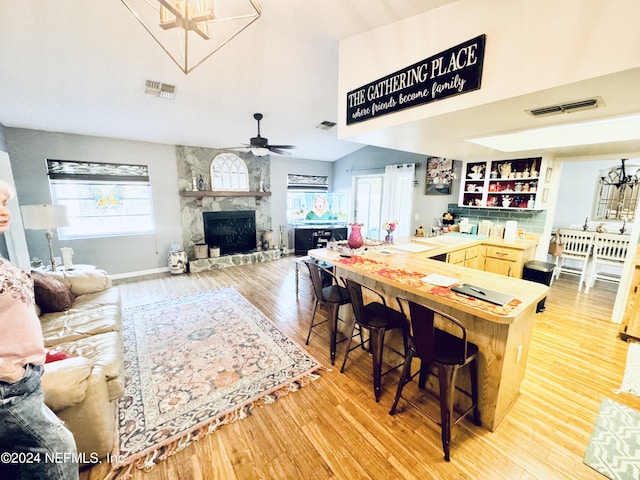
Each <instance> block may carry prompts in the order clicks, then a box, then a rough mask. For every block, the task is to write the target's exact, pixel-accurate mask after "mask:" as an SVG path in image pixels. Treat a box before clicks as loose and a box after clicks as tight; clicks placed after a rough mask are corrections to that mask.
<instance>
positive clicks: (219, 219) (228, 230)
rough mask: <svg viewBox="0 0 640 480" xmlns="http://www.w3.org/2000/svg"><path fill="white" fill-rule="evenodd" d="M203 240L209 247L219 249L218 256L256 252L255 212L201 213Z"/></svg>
mask: <svg viewBox="0 0 640 480" xmlns="http://www.w3.org/2000/svg"><path fill="white" fill-rule="evenodd" d="M202 216H203V219H204V239H205V242H207V245H209V246H210V247H220V255H231V254H234V253H249V252H254V251H255V250H256V242H257V237H256V212H255V211H254V210H246V211H245V210H238V211H225V212H203V213H202Z"/></svg>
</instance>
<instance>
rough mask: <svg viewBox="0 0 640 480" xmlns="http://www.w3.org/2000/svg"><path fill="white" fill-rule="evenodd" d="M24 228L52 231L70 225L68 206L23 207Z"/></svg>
mask: <svg viewBox="0 0 640 480" xmlns="http://www.w3.org/2000/svg"><path fill="white" fill-rule="evenodd" d="M22 221H23V223H24V228H28V229H30V230H50V229H52V228H58V227H64V226H65V225H69V217H68V216H67V207H66V205H24V206H23V207H22Z"/></svg>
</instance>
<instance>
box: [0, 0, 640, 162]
mask: <svg viewBox="0 0 640 480" xmlns="http://www.w3.org/2000/svg"><path fill="white" fill-rule="evenodd" d="M452 1H456V0H401V1H400V0H395V1H389V0H304V1H301V0H260V2H259V3H260V5H261V7H262V16H261V18H259V19H258V20H257V21H256V22H255V23H254V24H253V25H251V26H250V27H249V28H248V29H247V30H245V31H244V32H242V33H241V34H240V35H238V36H237V37H236V38H235V39H233V40H232V41H231V42H230V43H229V44H227V45H225V46H224V47H223V48H222V49H220V50H219V51H218V52H216V53H215V54H214V55H213V56H212V57H211V58H210V59H208V60H207V61H205V62H204V63H203V64H202V65H201V66H199V67H197V68H196V69H195V70H194V71H193V72H191V73H189V74H188V75H185V74H183V73H182V72H181V71H180V70H179V69H178V67H177V66H176V65H175V64H174V63H173V62H172V61H171V60H170V59H169V57H168V56H167V55H166V54H165V53H164V52H163V51H162V50H161V49H160V47H159V46H158V45H157V44H156V43H155V42H154V41H153V39H152V38H151V36H150V35H149V34H148V33H147V32H146V31H144V30H143V28H142V27H141V26H140V24H139V23H137V21H136V20H135V19H134V17H133V16H132V15H131V14H130V13H129V12H128V10H127V9H126V8H125V6H124V5H123V4H122V2H121V1H120V0H110V1H105V0H64V1H53V0H21V1H13V2H3V5H2V12H1V13H0V59H1V62H0V123H2V124H3V125H5V126H7V127H19V128H29V129H37V130H45V131H54V132H65V133H75V134H83V135H96V136H103V137H113V138H122V139H131V140H140V141H148V142H155V143H165V144H178V145H193V146H203V147H213V148H224V147H230V146H236V145H242V144H244V143H247V142H248V141H249V138H250V137H253V136H255V134H256V123H255V120H254V119H253V116H252V115H253V113H255V112H261V113H263V114H264V120H263V121H262V123H261V133H262V136H264V137H267V138H268V139H269V141H270V143H272V144H294V145H296V146H297V147H298V148H297V149H296V150H293V156H294V157H296V158H305V159H316V160H326V161H333V160H336V159H338V158H341V157H343V156H345V155H347V154H349V153H351V152H353V151H355V150H357V149H359V148H361V147H362V146H363V143H367V144H372V145H378V146H384V147H388V148H395V149H399V150H405V151H411V152H416V153H423V154H434V155H443V156H448V157H451V158H459V159H464V158H468V157H469V156H489V155H492V156H494V157H495V154H496V152H495V151H492V150H489V149H487V148H486V147H480V146H477V145H473V144H470V143H469V142H467V141H466V140H467V139H468V138H474V137H479V136H483V135H490V134H495V133H497V132H509V131H513V130H516V129H521V128H533V127H537V126H545V125H550V124H555V123H563V122H569V121H583V120H586V119H592V118H599V117H601V116H612V115H618V114H623V113H624V114H628V113H632V112H640V95H638V93H637V86H638V85H640V72H639V71H632V72H625V73H623V74H620V75H616V76H612V77H608V78H602V79H593V80H591V81H588V82H582V83H581V84H579V85H571V86H567V87H563V88H558V89H555V90H554V91H547V92H539V93H537V94H534V95H528V96H527V97H526V98H514V99H510V100H508V101H504V102H500V103H499V104H494V105H487V106H483V107H476V108H474V109H473V110H468V111H462V112H456V113H453V114H448V115H445V116H438V117H434V118H430V119H425V120H423V121H421V122H416V123H413V124H410V125H403V126H400V127H394V128H393V129H389V130H386V131H384V132H378V133H375V134H368V135H363V136H362V137H359V138H358V139H357V140H358V141H359V142H362V143H354V142H350V141H341V140H338V139H337V138H336V130H337V129H336V128H333V129H331V130H328V131H325V130H320V129H318V128H316V125H318V124H319V123H320V122H322V121H324V120H328V121H333V122H337V121H338V118H337V116H338V112H337V103H338V102H337V80H338V72H337V65H338V42H339V40H340V39H343V38H347V37H350V36H352V35H355V34H358V33H361V32H364V31H367V30H370V29H372V28H376V27H378V26H381V25H384V24H388V23H391V22H394V21H397V20H400V19H402V18H405V17H408V16H412V15H416V14H418V13H421V12H424V11H427V10H430V9H433V8H437V7H439V6H441V5H444V4H446V3H450V2H452ZM147 79H150V80H155V81H159V82H164V83H168V84H172V85H175V86H176V96H175V98H174V99H171V100H169V99H163V98H158V97H151V96H148V95H144V93H143V90H144V83H145V80H147ZM591 95H597V96H601V97H602V98H603V99H604V102H605V103H606V106H607V108H606V109H597V110H591V111H585V112H578V113H573V114H567V115H561V116H558V117H548V118H546V119H534V118H532V117H529V116H528V115H523V114H522V111H523V110H525V109H528V108H533V107H540V106H545V105H549V104H553V103H554V102H563V101H570V100H576V99H582V98H586V97H588V96H591ZM603 112H604V113H603ZM478 119H482V121H478ZM630 151H633V152H640V141H632V142H617V143H615V144H607V145H599V146H595V147H594V146H590V147H588V148H584V147H578V148H574V147H563V148H561V149H556V150H553V151H552V152H553V153H556V154H557V155H561V156H573V155H586V154H589V155H593V154H597V155H600V154H614V153H615V154H617V153H618V152H630ZM536 154H539V152H536ZM511 155H512V156H513V154H511Z"/></svg>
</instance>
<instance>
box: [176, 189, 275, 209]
mask: <svg viewBox="0 0 640 480" xmlns="http://www.w3.org/2000/svg"><path fill="white" fill-rule="evenodd" d="M180 196H181V197H195V199H196V205H198V206H199V207H201V206H202V199H203V198H204V197H254V198H255V199H256V205H260V199H261V198H262V197H269V196H271V192H239V191H237V190H196V191H191V190H184V191H182V192H180Z"/></svg>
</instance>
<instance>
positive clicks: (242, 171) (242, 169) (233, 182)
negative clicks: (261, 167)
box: [211, 153, 249, 192]
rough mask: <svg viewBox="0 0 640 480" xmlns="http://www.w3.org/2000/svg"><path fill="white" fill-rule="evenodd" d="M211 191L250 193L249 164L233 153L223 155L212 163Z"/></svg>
mask: <svg viewBox="0 0 640 480" xmlns="http://www.w3.org/2000/svg"><path fill="white" fill-rule="evenodd" d="M211 190H225V191H231V190H236V191H240V192H248V191H249V173H248V171H247V164H246V163H244V160H242V159H241V158H240V157H239V156H237V155H235V154H233V153H221V154H220V155H218V156H216V157H215V158H214V159H213V161H212V162H211Z"/></svg>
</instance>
